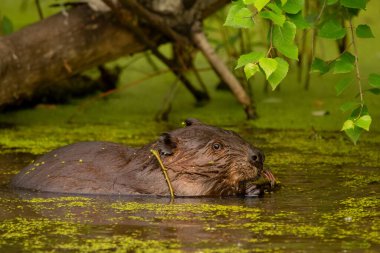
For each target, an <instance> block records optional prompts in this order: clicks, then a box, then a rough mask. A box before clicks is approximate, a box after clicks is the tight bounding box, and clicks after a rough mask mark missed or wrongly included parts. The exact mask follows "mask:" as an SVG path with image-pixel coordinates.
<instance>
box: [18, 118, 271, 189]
mask: <svg viewBox="0 0 380 253" xmlns="http://www.w3.org/2000/svg"><path fill="white" fill-rule="evenodd" d="M185 123H186V127H184V128H180V129H176V130H173V131H171V132H169V133H165V134H163V135H161V137H160V138H159V139H158V140H157V141H156V142H153V143H150V144H148V145H146V146H144V147H142V148H138V149H134V148H130V147H126V146H124V145H122V144H116V143H110V142H79V143H76V144H71V145H68V146H65V147H62V148H58V149H56V150H53V151H51V152H49V153H47V154H45V155H43V156H41V157H40V158H38V159H37V160H36V161H35V162H33V163H32V164H30V165H28V166H27V167H25V168H24V169H23V170H22V171H21V172H20V173H19V174H18V175H16V176H15V177H14V178H13V180H12V185H13V186H15V187H18V188H25V189H31V190H36V191H44V192H59V193H76V194H78V193H79V194H123V195H136V194H146V195H163V196H165V195H170V191H169V187H168V186H169V185H168V183H170V184H171V187H172V189H173V192H174V194H175V195H176V196H237V195H243V196H244V195H252V194H253V193H255V194H256V193H257V192H258V189H259V188H258V187H257V186H256V185H255V184H254V183H252V182H254V181H255V180H257V179H259V178H260V177H265V178H267V179H269V181H271V184H272V185H273V183H274V177H273V175H272V174H271V173H270V172H268V171H265V170H263V162H264V155H263V153H262V152H261V151H260V150H258V149H257V148H255V147H253V146H252V145H250V144H249V143H247V142H246V141H244V140H243V139H242V138H241V137H240V136H239V135H238V134H236V133H235V132H233V131H229V130H223V129H220V128H217V127H213V126H209V125H206V124H203V123H201V122H199V121H198V120H195V119H189V120H186V121H185ZM152 150H157V151H158V154H159V158H157V157H155V156H154V155H153V154H152V152H151V151H152ZM159 160H161V161H162V163H163V165H164V166H165V167H166V171H167V176H168V179H169V181H170V182H168V180H166V179H165V177H164V174H163V170H162V168H161V167H160V163H159Z"/></svg>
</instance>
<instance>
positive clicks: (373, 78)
mask: <svg viewBox="0 0 380 253" xmlns="http://www.w3.org/2000/svg"><path fill="white" fill-rule="evenodd" d="M368 83H369V85H371V86H372V87H375V88H380V75H378V74H370V75H369V77H368Z"/></svg>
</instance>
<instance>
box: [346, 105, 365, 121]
mask: <svg viewBox="0 0 380 253" xmlns="http://www.w3.org/2000/svg"><path fill="white" fill-rule="evenodd" d="M363 115H368V108H367V106H366V105H363V107H362V106H361V105H360V104H359V106H358V107H357V108H356V109H355V110H353V111H352V113H351V115H350V119H356V118H359V117H361V116H363Z"/></svg>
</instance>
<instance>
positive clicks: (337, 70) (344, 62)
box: [333, 52, 355, 74]
mask: <svg viewBox="0 0 380 253" xmlns="http://www.w3.org/2000/svg"><path fill="white" fill-rule="evenodd" d="M354 64H355V56H353V55H352V54H351V53H349V52H344V53H343V54H342V55H341V56H340V57H339V58H338V59H337V60H335V62H334V66H333V73H334V74H342V73H349V72H351V71H352V70H354V68H355V65H354Z"/></svg>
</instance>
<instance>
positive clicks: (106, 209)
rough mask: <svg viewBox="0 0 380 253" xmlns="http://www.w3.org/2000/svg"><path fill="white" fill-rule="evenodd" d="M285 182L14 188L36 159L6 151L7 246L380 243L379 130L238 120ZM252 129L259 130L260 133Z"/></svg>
mask: <svg viewBox="0 0 380 253" xmlns="http://www.w3.org/2000/svg"><path fill="white" fill-rule="evenodd" d="M235 130H237V131H239V132H240V133H241V134H242V135H243V136H244V137H245V138H246V139H247V140H249V141H250V142H252V143H254V144H255V145H257V146H258V147H261V148H262V149H263V150H264V151H265V153H266V157H267V161H266V162H267V165H268V166H270V167H271V168H272V170H273V172H274V173H275V175H276V176H277V177H278V178H279V179H280V181H281V183H282V185H283V187H282V189H281V190H279V191H277V192H275V193H271V194H266V195H265V196H264V197H263V198H177V199H175V200H174V201H171V200H170V199H168V198H155V197H148V198H147V197H125V196H124V197H123V196H113V197H112V196H111V197H110V196H78V195H57V194H47V193H33V192H28V191H16V190H14V189H10V188H9V186H8V184H9V181H10V179H11V177H12V176H13V175H14V174H16V173H17V172H18V171H19V170H20V169H21V168H22V167H23V166H24V165H26V164H27V163H29V162H30V161H31V160H33V159H34V158H35V156H34V155H32V154H27V153H17V152H14V151H12V150H8V152H5V153H4V152H3V153H4V154H2V155H0V210H1V212H0V252H20V251H31V252H38V251H41V252H45V251H49V252H55V251H64V250H65V251H69V252H70V251H78V250H80V251H84V252H95V251H96V252H98V251H112V252H113V251H116V252H126V251H136V250H137V251H142V252H146V251H148V252H162V251H165V252H170V251H173V252H177V251H179V252H181V251H191V252H194V251H195V252H268V251H269V252H379V251H380V219H379V218H380V205H379V204H380V198H379V189H380V134H376V133H374V132H373V133H371V136H370V137H368V138H367V139H366V138H363V139H362V140H361V142H360V144H359V145H357V146H354V145H353V144H351V143H350V142H348V141H347V140H346V139H345V138H343V137H342V135H341V134H340V133H335V132H322V133H315V132H312V131H298V130H291V131H290V130H287V131H281V130H253V131H252V129H244V128H242V129H235ZM252 132H253V133H254V134H252Z"/></svg>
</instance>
